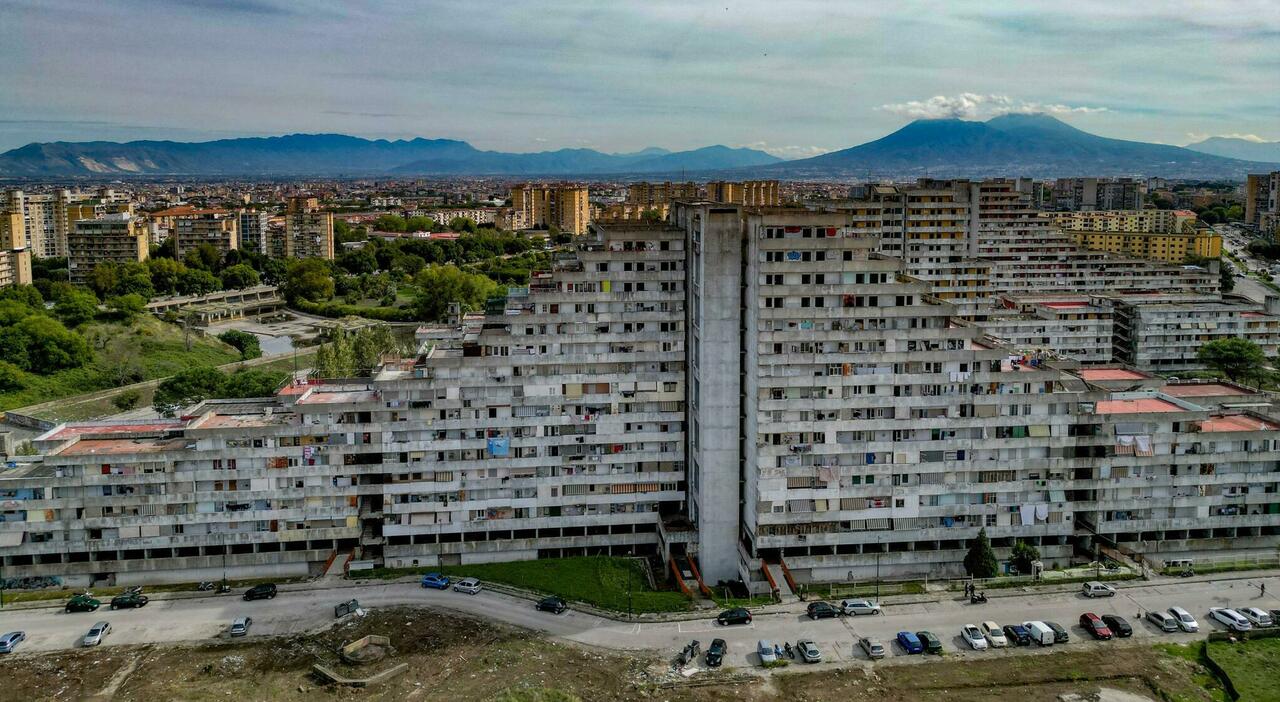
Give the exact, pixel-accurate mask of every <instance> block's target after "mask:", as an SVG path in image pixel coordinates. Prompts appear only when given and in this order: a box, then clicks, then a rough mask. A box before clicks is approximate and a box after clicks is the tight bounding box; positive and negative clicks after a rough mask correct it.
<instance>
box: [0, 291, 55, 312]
mask: <svg viewBox="0 0 1280 702" xmlns="http://www.w3.org/2000/svg"><path fill="white" fill-rule="evenodd" d="M6 300H8V301H13V302H16V303H18V304H21V305H25V306H27V307H30V308H31V309H33V310H38V309H44V296H43V295H41V294H40V291H39V290H38V289H36V287H35V286H34V285H10V286H8V287H5V288H0V301H6Z"/></svg>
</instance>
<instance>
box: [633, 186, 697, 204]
mask: <svg viewBox="0 0 1280 702" xmlns="http://www.w3.org/2000/svg"><path fill="white" fill-rule="evenodd" d="M698 196H699V194H698V184H697V183H693V182H686V183H672V182H671V181H666V182H663V183H644V182H640V183H628V184H627V199H626V203H627V204H628V205H655V206H656V205H670V204H671V203H673V202H675V201H677V200H685V201H691V200H696V199H698Z"/></svg>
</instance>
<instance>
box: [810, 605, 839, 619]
mask: <svg viewBox="0 0 1280 702" xmlns="http://www.w3.org/2000/svg"><path fill="white" fill-rule="evenodd" d="M808 612H809V618H810V619H830V618H832V617H838V616H840V610H838V609H836V608H835V607H832V606H831V605H829V604H827V603H826V602H810V603H809V609H808Z"/></svg>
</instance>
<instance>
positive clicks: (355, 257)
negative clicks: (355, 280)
mask: <svg viewBox="0 0 1280 702" xmlns="http://www.w3.org/2000/svg"><path fill="white" fill-rule="evenodd" d="M338 267H339V268H341V269H342V270H344V271H346V272H348V273H350V274H351V275H361V274H365V273H372V272H374V271H376V270H378V259H377V257H376V256H374V254H373V251H372V250H370V249H369V248H367V247H366V248H360V249H354V250H352V251H343V252H342V253H341V254H340V255H339V256H338Z"/></svg>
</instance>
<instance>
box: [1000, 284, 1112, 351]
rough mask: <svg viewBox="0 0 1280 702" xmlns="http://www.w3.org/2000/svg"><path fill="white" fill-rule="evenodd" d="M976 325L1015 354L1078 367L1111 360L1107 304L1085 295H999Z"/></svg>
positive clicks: (1110, 334)
mask: <svg viewBox="0 0 1280 702" xmlns="http://www.w3.org/2000/svg"><path fill="white" fill-rule="evenodd" d="M977 326H978V327H979V328H980V329H982V331H983V332H984V333H986V334H987V335H989V336H991V337H993V338H995V339H999V340H1000V341H1001V342H1002V343H1004V344H1006V345H1007V346H1009V347H1010V348H1012V349H1013V350H1014V351H1017V352H1020V353H1025V354H1031V355H1035V356H1037V357H1059V358H1066V359H1071V360H1074V361H1078V362H1079V363H1081V364H1097V363H1110V362H1112V360H1113V348H1112V346H1113V343H1112V337H1113V335H1114V333H1115V320H1114V318H1113V313H1112V305H1110V304H1108V303H1106V302H1104V301H1101V300H1097V299H1095V298H1090V297H1089V296H1086V295H1056V296H1055V295H999V296H997V299H996V309H995V310H994V311H992V312H991V314H990V315H988V316H987V318H986V319H985V320H983V321H981V322H978V323H977Z"/></svg>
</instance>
